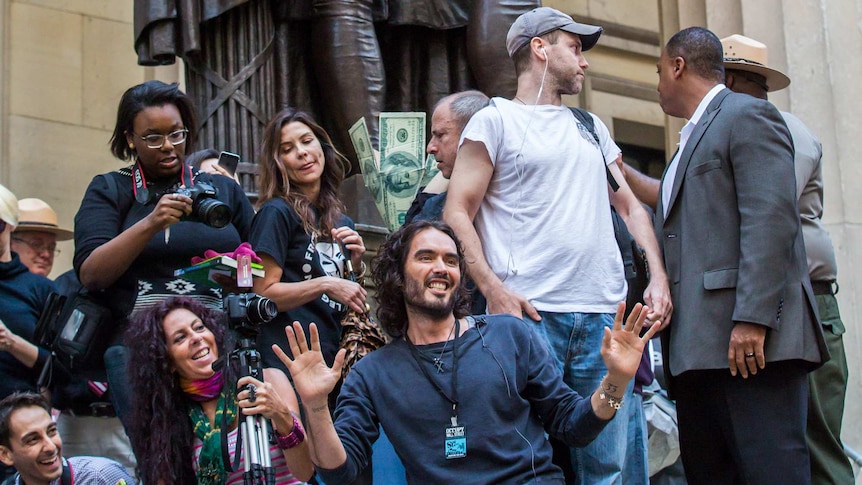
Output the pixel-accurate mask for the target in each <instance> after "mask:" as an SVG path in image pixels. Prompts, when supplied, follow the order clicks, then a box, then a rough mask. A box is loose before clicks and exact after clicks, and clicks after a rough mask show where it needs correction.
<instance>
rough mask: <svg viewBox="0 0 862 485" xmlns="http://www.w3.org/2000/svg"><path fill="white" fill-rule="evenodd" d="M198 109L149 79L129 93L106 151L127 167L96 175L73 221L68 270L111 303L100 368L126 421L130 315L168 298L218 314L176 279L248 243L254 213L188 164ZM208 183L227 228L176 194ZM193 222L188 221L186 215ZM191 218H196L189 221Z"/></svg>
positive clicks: (216, 302) (206, 297) (227, 185)
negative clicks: (179, 272) (206, 256)
mask: <svg viewBox="0 0 862 485" xmlns="http://www.w3.org/2000/svg"><path fill="white" fill-rule="evenodd" d="M197 129H198V127H197V121H196V118H195V108H194V106H193V105H192V102H191V99H189V98H188V96H186V95H185V93H183V92H182V91H180V90H179V88H178V87H177V85H176V84H165V83H163V82H161V81H147V82H145V83H143V84H139V85H137V86H133V87H131V88H129V89H128V90H126V92H125V93H124V94H123V96H122V98H121V99H120V103H119V106H118V108H117V120H116V123H115V125H114V132H113V134H112V136H111V144H110V146H111V152H112V153H113V154H114V156H115V157H116V158H118V159H120V160H124V161H129V162H131V164H130V165H129V166H127V167H124V168H121V169H120V170H117V171H113V172H110V173H106V174H103V175H98V176H96V177H95V178H94V179H93V181H92V182H90V185H89V187H87V192H86V194H85V195H84V199H83V201H82V202H81V207H80V209H79V210H78V213H77V215H76V216H75V257H74V267H75V271H76V272H77V274H78V278H79V279H80V281H81V283H82V284H83V285H84V286H85V287H86V288H87V289H88V290H90V292H91V293H93V294H97V295H99V296H101V297H102V300H103V301H104V302H105V303H106V304H108V305H110V306H111V309H112V311H113V313H114V318H115V320H116V326H115V328H116V330H115V332H114V337H113V338H112V342H111V343H112V345H111V346H110V347H109V348H108V350H107V351H106V353H105V365H106V368H107V377H108V382H109V388H110V394H111V396H112V400H113V402H114V407H115V409H116V411H117V414H118V415H119V417H120V419H121V420H122V421H123V423H124V425H126V424H127V419H126V418H127V414H128V406H129V404H128V400H129V392H128V389H127V388H126V380H127V379H126V362H125V361H126V350H125V348H124V347H123V346H122V345H121V342H120V338H121V336H122V334H123V331H124V330H125V327H126V326H127V325H128V316H129V315H130V314H132V312H134V311H140V310H142V309H145V308H148V307H150V306H152V305H155V304H157V303H159V302H161V301H163V300H164V299H166V298H168V297H171V296H180V295H183V296H188V297H191V298H194V299H197V300H199V301H201V302H203V303H205V304H207V305H209V306H211V307H213V308H220V306H221V294H220V291H219V290H218V289H214V288H209V287H205V286H203V285H196V284H194V283H192V282H189V281H186V280H183V279H182V278H177V277H174V275H173V273H174V270H176V269H178V268H183V267H186V266H189V265H190V264H191V263H190V260H191V258H192V257H193V256H199V255H201V254H203V253H204V251H206V250H207V249H213V250H215V251H217V252H220V253H223V252H230V251H234V250H235V249H236V248H237V246H239V244H240V243H242V242H243V241H245V240H246V236H247V234H248V230H249V228H250V227H251V219H252V217H253V216H254V210H253V208H252V206H251V204H250V203H249V201H248V198H247V197H246V195H245V193H244V192H243V191H242V189H241V188H240V187H239V185H237V184H236V183H235V182H234V181H233V180H231V179H228V178H226V177H221V176H216V175H210V174H205V173H198V172H197V171H196V170H194V169H191V168H190V167H188V166H187V165H185V164H184V159H185V154H186V152H187V150H188V151H191V150H190V147H191V146H192V145H193V143H194V141H195V134H196V132H197ZM202 182H203V183H206V184H209V185H210V186H211V187H212V188H213V189H214V190H215V192H216V193H217V195H216V196H217V198H218V200H219V201H220V202H222V203H224V204H226V205H227V207H228V208H229V209H230V212H231V214H230V217H229V220H222V221H220V222H219V224H221V223H225V224H226V225H225V226H224V227H214V226H213V225H210V224H208V223H204V222H199V220H200V218H199V217H197V216H199V215H200V214H199V212H200V211H194V212H193V210H192V202H193V200H192V199H191V198H190V197H188V196H187V195H183V194H180V193H176V190H177V189H178V188H180V187H191V186H193V185H196V184H200V183H202ZM189 216H193V217H189ZM190 219H193V220H190Z"/></svg>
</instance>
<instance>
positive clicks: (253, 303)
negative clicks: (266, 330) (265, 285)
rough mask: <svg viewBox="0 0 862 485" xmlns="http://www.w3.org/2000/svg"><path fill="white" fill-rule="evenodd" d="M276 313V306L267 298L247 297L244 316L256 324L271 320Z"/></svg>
mask: <svg viewBox="0 0 862 485" xmlns="http://www.w3.org/2000/svg"><path fill="white" fill-rule="evenodd" d="M277 314H278V307H277V306H276V304H275V302H274V301H272V300H270V299H269V298H265V297H262V296H256V297H254V298H251V299H249V301H248V308H246V316H247V317H248V320H249V321H250V322H251V323H254V324H256V325H259V324H262V323H266V322H269V321H271V320H272V319H273V318H275V316H276V315H277Z"/></svg>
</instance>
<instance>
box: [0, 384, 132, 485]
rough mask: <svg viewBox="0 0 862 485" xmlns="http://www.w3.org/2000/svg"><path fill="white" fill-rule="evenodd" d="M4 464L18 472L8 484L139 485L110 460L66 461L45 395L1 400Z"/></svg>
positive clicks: (0, 455) (85, 458)
mask: <svg viewBox="0 0 862 485" xmlns="http://www.w3.org/2000/svg"><path fill="white" fill-rule="evenodd" d="M0 461H2V462H3V463H5V464H6V465H9V466H14V467H15V468H17V469H18V473H17V474H16V475H15V476H13V477H11V478H9V479H8V480H6V481H5V482H4V485H25V484H26V485H58V484H62V485H69V484H73V483H86V484H91V485H134V483H135V480H134V479H133V478H132V477H131V476H129V474H128V473H127V472H126V469H125V468H123V465H120V464H119V463H117V462H115V461H112V460H108V459H107V458H100V457H94V456H77V457H73V458H69V459H68V460H67V459H65V458H63V440H62V439H60V433H59V431H57V424H56V423H54V420H53V419H51V407H50V406H49V405H48V402H47V401H45V399H44V398H43V397H42V396H40V395H39V394H35V393H30V392H21V393H15V394H12V395H10V396H7V397H6V398H5V399H3V400H2V401H0ZM72 477H74V478H72Z"/></svg>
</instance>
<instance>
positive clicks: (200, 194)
mask: <svg viewBox="0 0 862 485" xmlns="http://www.w3.org/2000/svg"><path fill="white" fill-rule="evenodd" d="M165 194H180V195H184V196H186V197H188V198H190V199H192V213H191V214H189V215H188V216H187V217H185V220H187V221H195V222H203V223H204V224H206V225H208V226H212V227H215V228H216V229H220V228H222V227H224V226H226V225H228V224H230V221H231V218H232V217H233V212H232V211H231V210H230V206H228V205H227V204H225V203H224V202H222V201H220V200H218V190H216V188H215V187H213V186H212V185H210V184H208V183H206V182H197V183H195V184H194V185H192V186H191V187H179V188H176V189H174V190H172V191H168V192H166V193H165Z"/></svg>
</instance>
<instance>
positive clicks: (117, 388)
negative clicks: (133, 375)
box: [104, 345, 132, 434]
mask: <svg viewBox="0 0 862 485" xmlns="http://www.w3.org/2000/svg"><path fill="white" fill-rule="evenodd" d="M104 359H105V372H106V373H107V375H108V390H109V392H110V394H111V404H113V405H114V411H115V412H116V413H117V417H118V418H120V422H122V423H123V428H124V429H125V430H126V434H129V419H131V417H132V393H131V385H130V384H129V369H128V363H129V349H127V348H126V346H124V345H112V346H110V347H108V350H106V351H105V357H104Z"/></svg>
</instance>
